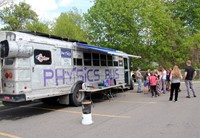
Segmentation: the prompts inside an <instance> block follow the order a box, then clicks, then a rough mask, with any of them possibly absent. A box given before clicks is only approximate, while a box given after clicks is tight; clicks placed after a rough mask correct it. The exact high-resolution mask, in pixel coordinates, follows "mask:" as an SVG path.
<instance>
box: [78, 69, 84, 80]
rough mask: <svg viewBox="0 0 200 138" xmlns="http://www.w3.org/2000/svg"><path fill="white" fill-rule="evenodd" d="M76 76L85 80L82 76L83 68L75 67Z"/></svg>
mask: <svg viewBox="0 0 200 138" xmlns="http://www.w3.org/2000/svg"><path fill="white" fill-rule="evenodd" d="M76 77H78V78H79V77H80V78H81V79H82V81H83V82H84V81H85V79H84V76H83V69H77V71H76Z"/></svg>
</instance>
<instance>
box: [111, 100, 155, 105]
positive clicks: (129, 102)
mask: <svg viewBox="0 0 200 138" xmlns="http://www.w3.org/2000/svg"><path fill="white" fill-rule="evenodd" d="M113 102H118V103H133V104H135V103H139V104H156V103H157V102H140V101H120V100H114V101H113Z"/></svg>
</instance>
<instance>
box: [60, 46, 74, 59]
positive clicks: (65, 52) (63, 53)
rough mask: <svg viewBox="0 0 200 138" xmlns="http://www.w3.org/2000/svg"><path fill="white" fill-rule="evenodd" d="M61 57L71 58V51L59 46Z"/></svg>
mask: <svg viewBox="0 0 200 138" xmlns="http://www.w3.org/2000/svg"><path fill="white" fill-rule="evenodd" d="M61 57H62V58H71V57H72V52H71V50H69V49H64V48H61Z"/></svg>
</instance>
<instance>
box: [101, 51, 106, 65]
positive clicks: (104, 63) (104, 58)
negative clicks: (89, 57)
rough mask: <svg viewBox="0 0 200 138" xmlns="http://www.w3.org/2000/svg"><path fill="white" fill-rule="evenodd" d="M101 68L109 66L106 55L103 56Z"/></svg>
mask: <svg viewBox="0 0 200 138" xmlns="http://www.w3.org/2000/svg"><path fill="white" fill-rule="evenodd" d="M101 66H107V64H106V55H105V54H101Z"/></svg>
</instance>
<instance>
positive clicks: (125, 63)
mask: <svg viewBox="0 0 200 138" xmlns="http://www.w3.org/2000/svg"><path fill="white" fill-rule="evenodd" d="M124 69H128V60H127V58H124Z"/></svg>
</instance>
